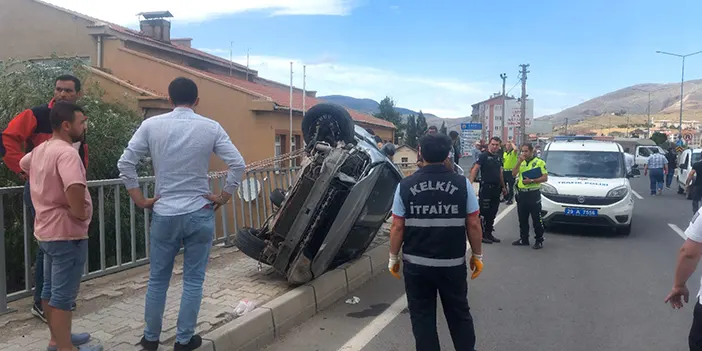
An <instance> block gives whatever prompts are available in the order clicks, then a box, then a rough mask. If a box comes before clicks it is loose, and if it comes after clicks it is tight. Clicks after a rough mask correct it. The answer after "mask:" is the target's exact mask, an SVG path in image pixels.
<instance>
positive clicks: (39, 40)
mask: <svg viewBox="0 0 702 351" xmlns="http://www.w3.org/2000/svg"><path fill="white" fill-rule="evenodd" d="M140 16H141V17H142V20H141V23H140V31H136V30H131V29H128V28H125V27H122V26H119V25H115V24H112V23H109V22H105V21H102V20H99V19H96V18H92V17H89V16H86V15H83V14H80V13H77V12H74V11H71V10H68V9H64V8H60V7H57V6H54V5H51V4H48V3H45V2H43V1H40V0H5V1H3V11H0V35H1V36H2V37H3V38H11V40H3V44H2V51H1V52H0V60H6V59H8V58H15V59H21V60H32V61H39V62H48V63H50V60H51V57H52V55H56V56H58V57H59V58H63V57H78V58H79V59H81V60H82V61H83V62H85V63H86V65H89V71H90V72H91V75H90V77H89V80H90V83H95V84H99V85H100V87H101V88H102V89H103V90H104V91H105V93H106V97H107V98H109V99H124V98H125V97H126V98H127V100H128V101H129V104H130V105H131V106H132V107H133V108H135V109H137V110H139V111H141V112H142V113H143V114H144V117H145V118H148V117H150V116H153V115H156V114H160V113H164V112H167V111H170V110H171V106H170V104H169V103H168V98H167V87H168V84H169V83H170V81H171V80H173V79H174V78H176V77H180V76H182V77H187V78H190V79H193V80H194V81H195V82H196V83H197V84H198V87H199V89H200V104H199V105H198V107H197V112H198V113H200V114H202V115H205V116H208V117H210V118H212V119H214V120H217V121H218V122H219V123H220V124H222V126H223V127H224V129H225V130H227V132H228V133H229V135H230V137H231V139H232V140H233V141H234V142H235V143H236V145H237V147H238V148H239V150H240V151H241V152H242V154H243V155H244V157H245V159H246V160H247V162H251V161H256V160H262V159H266V158H270V157H273V156H275V155H279V154H282V153H285V152H287V151H288V150H289V149H290V146H291V145H290V144H289V143H290V142H292V148H293V149H295V148H297V147H299V146H301V145H302V135H301V134H302V133H301V130H300V123H301V120H302V115H303V110H306V109H308V108H309V107H311V106H313V105H315V104H317V103H319V102H320V101H319V100H318V99H317V98H316V92H314V91H307V92H303V90H302V89H299V88H296V87H295V88H293V102H292V106H290V105H291V104H290V87H289V86H288V85H285V84H281V83H278V82H274V81H271V80H267V79H265V78H263V77H260V76H259V75H258V72H257V71H255V70H251V69H248V68H247V67H245V66H242V65H239V64H236V63H232V62H230V61H229V60H225V59H222V58H220V57H217V56H214V55H210V54H208V53H205V52H203V51H200V50H197V49H194V48H192V39H190V38H178V39H176V38H171V36H170V22H169V21H168V20H167V19H168V18H170V17H172V15H171V14H170V13H169V12H168V11H162V12H150V13H141V14H140ZM27 19H31V25H29V26H28V25H27ZM86 83H87V82H86ZM87 85H88V84H86V86H87ZM291 109H292V112H293V138H290V137H289V135H288V134H290V132H289V130H290V121H289V118H290V117H289V116H290V110H291ZM349 113H350V114H351V116H352V118H353V119H354V120H355V122H356V123H357V124H358V125H360V126H362V127H364V128H371V129H373V130H374V132H375V133H376V134H377V135H378V136H380V137H381V138H382V139H383V140H393V139H394V138H393V136H394V130H395V128H394V126H393V125H392V123H390V122H387V121H384V120H381V119H378V118H375V117H373V116H371V115H368V114H364V113H360V112H358V111H354V110H349ZM212 168H213V170H214V169H223V168H224V165H223V164H222V163H221V162H220V161H219V160H218V159H216V158H215V162H213V163H212Z"/></svg>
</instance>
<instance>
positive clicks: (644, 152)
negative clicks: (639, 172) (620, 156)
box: [639, 147, 651, 157]
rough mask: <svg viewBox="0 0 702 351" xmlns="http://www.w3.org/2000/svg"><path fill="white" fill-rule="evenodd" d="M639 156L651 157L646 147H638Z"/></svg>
mask: <svg viewBox="0 0 702 351" xmlns="http://www.w3.org/2000/svg"><path fill="white" fill-rule="evenodd" d="M639 156H643V157H648V156H651V149H649V148H647V147H640V148H639Z"/></svg>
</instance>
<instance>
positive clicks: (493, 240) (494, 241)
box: [488, 235, 502, 243]
mask: <svg viewBox="0 0 702 351" xmlns="http://www.w3.org/2000/svg"><path fill="white" fill-rule="evenodd" d="M488 239H490V240H492V242H493V243H501V242H502V240H500V239H498V238H496V237H495V236H494V235H490V236H488Z"/></svg>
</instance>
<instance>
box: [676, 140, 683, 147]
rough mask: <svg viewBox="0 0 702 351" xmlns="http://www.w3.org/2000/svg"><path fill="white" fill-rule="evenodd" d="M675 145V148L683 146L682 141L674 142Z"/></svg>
mask: <svg viewBox="0 0 702 351" xmlns="http://www.w3.org/2000/svg"><path fill="white" fill-rule="evenodd" d="M675 145H677V146H683V141H682V139H678V141H676V142H675Z"/></svg>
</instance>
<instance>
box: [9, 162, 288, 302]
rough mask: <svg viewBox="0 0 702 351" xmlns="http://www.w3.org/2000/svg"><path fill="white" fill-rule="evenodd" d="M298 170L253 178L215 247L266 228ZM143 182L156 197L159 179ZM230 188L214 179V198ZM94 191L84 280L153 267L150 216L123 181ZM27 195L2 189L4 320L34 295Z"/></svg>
mask: <svg viewBox="0 0 702 351" xmlns="http://www.w3.org/2000/svg"><path fill="white" fill-rule="evenodd" d="M297 170H298V168H283V169H262V170H255V171H250V172H247V173H246V176H245V179H244V181H243V182H242V184H241V186H240V187H239V188H238V189H237V191H236V194H234V195H233V196H232V200H231V201H230V203H229V204H227V205H225V206H223V207H222V208H221V209H220V210H219V211H218V213H217V219H216V221H217V227H216V230H215V233H214V239H215V243H217V244H218V243H222V242H223V243H224V245H226V246H229V245H232V242H233V240H232V236H231V234H232V233H233V232H234V231H235V230H236V229H238V228H241V227H247V226H249V227H260V226H262V224H263V223H264V222H265V221H266V219H267V218H268V217H269V216H270V215H272V214H273V212H274V208H273V205H272V204H271V202H270V200H269V195H270V193H271V191H272V190H273V189H276V188H282V189H284V190H287V189H288V188H289V187H291V186H292V185H293V184H294V182H295V179H296V175H297ZM139 182H140V184H141V187H142V190H143V191H144V195H145V196H151V195H153V186H154V178H153V177H145V178H140V180H139ZM224 182H225V178H224V177H223V175H222V173H215V174H211V175H210V187H211V189H212V191H213V192H214V193H219V190H220V189H221V188H222V187H223V186H224ZM88 189H89V191H90V193H91V196H92V198H93V206H94V211H93V219H92V221H91V223H90V229H89V230H90V239H89V249H88V260H87V262H86V265H85V272H84V274H83V280H86V279H92V278H96V277H100V276H104V275H107V274H112V273H116V272H119V271H123V270H126V269H130V268H133V267H137V266H141V265H144V264H147V263H148V262H149V214H150V211H149V210H142V209H139V208H136V207H135V205H134V202H133V201H132V200H131V198H129V195H128V193H127V191H126V189H125V188H124V186H123V184H122V181H121V180H120V179H107V180H95V181H89V182H88ZM23 191H24V187H22V186H16V187H7V188H0V314H4V313H7V312H9V311H10V310H9V309H8V307H7V302H8V301H14V300H17V299H20V298H22V297H26V296H29V295H31V294H32V291H33V290H34V289H33V285H34V284H33V283H34V279H33V275H32V264H33V262H34V259H35V253H36V241H35V240H34V239H33V232H32V229H31V228H32V223H29V221H30V218H31V216H29V208H28V207H27V205H26V204H25V203H24V201H23ZM8 249H9V250H8ZM8 268H9V270H8ZM8 278H9V279H8Z"/></svg>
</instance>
